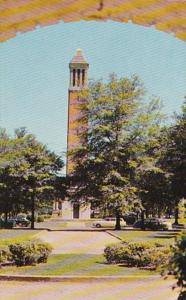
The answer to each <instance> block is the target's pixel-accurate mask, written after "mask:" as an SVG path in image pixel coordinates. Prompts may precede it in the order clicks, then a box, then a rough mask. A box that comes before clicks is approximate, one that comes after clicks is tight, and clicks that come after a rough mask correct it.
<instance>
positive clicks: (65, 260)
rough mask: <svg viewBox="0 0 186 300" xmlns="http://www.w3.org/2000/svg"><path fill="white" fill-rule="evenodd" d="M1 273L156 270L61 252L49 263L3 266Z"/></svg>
mask: <svg viewBox="0 0 186 300" xmlns="http://www.w3.org/2000/svg"><path fill="white" fill-rule="evenodd" d="M0 274H16V275H17V274H20V275H76V276H78V275H79V276H80V275H81V276H82V275H85V276H96V275H97V276H106V275H108V276H113V275H120V276H121V275H122V276H129V275H130V276H147V275H154V274H156V273H155V272H152V271H148V270H139V269H137V268H127V267H124V266H122V265H110V264H107V263H106V261H105V258H104V256H103V255H94V254H59V255H51V256H50V257H49V259H48V262H47V264H39V265H36V266H26V267H15V266H11V267H3V268H1V269H0Z"/></svg>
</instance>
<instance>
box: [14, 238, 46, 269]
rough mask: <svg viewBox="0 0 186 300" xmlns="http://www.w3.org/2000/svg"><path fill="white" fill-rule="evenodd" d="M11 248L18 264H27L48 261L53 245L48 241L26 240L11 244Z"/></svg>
mask: <svg viewBox="0 0 186 300" xmlns="http://www.w3.org/2000/svg"><path fill="white" fill-rule="evenodd" d="M9 250H10V253H11V255H12V260H13V261H14V262H15V264H16V265H17V266H27V265H35V264H37V263H41V262H47V258H48V256H49V254H50V253H51V251H52V247H51V246H50V245H49V244H48V243H41V242H25V243H17V244H12V245H9Z"/></svg>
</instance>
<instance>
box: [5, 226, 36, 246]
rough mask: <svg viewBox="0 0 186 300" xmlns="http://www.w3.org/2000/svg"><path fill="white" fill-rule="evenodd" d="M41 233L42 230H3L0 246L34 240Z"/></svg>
mask: <svg viewBox="0 0 186 300" xmlns="http://www.w3.org/2000/svg"><path fill="white" fill-rule="evenodd" d="M39 232H40V230H28V229H27V230H22V229H1V230H0V246H5V245H9V244H12V243H20V242H24V241H30V240H33V239H35V238H37V234H38V233H39Z"/></svg>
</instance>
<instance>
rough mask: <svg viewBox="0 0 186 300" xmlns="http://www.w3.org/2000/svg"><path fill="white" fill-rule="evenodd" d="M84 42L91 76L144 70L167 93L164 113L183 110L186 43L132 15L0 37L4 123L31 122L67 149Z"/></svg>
mask: <svg viewBox="0 0 186 300" xmlns="http://www.w3.org/2000/svg"><path fill="white" fill-rule="evenodd" d="M77 48H81V49H82V50H83V52H84V54H85V56H86V58H87V60H88V62H89V64H90V67H89V78H90V79H100V78H102V79H104V80H106V79H107V78H108V75H109V74H110V73H113V72H114V73H116V74H117V75H118V76H119V77H130V76H131V75H133V74H137V75H138V76H139V77H140V79H141V80H142V82H143V83H144V86H145V88H146V90H147V95H146V98H147V99H152V97H153V96H157V97H160V99H161V100H162V102H163V105H164V108H163V111H164V113H166V114H167V116H169V117H171V116H172V115H173V112H178V113H179V112H180V111H181V105H182V103H183V100H184V96H185V95H186V43H184V42H183V41H181V40H179V39H177V38H175V37H174V36H173V35H172V34H167V33H165V32H160V31H157V30H155V29H154V28H148V27H147V28H146V27H142V26H137V25H134V24H132V23H128V24H124V23H116V22H111V21H109V22H85V21H81V22H78V23H63V22H61V23H59V24H57V25H53V26H49V27H45V28H38V29H37V30H35V31H32V32H28V33H25V34H18V36H17V37H16V38H14V39H11V40H9V41H7V42H5V43H1V44H0V127H3V128H6V129H7V130H8V132H9V133H10V134H13V131H14V129H15V128H19V127H22V126H24V127H26V128H27V130H28V131H29V132H31V133H33V134H34V135H36V137H37V138H38V140H39V141H41V142H43V143H44V144H46V145H47V146H48V148H49V149H50V150H52V151H55V152H56V153H57V154H62V153H63V152H64V151H66V140H67V107H68V106H67V104H68V87H69V67H68V64H69V62H70V60H71V59H72V57H73V55H74V54H75V52H76V49H77Z"/></svg>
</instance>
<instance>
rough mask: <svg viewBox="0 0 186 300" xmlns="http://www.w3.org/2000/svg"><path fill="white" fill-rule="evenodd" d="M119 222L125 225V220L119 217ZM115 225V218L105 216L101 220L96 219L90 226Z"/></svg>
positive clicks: (110, 226) (107, 226)
mask: <svg viewBox="0 0 186 300" xmlns="http://www.w3.org/2000/svg"><path fill="white" fill-rule="evenodd" d="M120 224H121V226H126V222H125V221H124V220H123V219H121V218H120ZM115 225H116V218H111V217H107V218H104V219H102V220H96V221H94V222H93V223H92V226H93V227H96V228H102V227H105V228H114V227H115Z"/></svg>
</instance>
